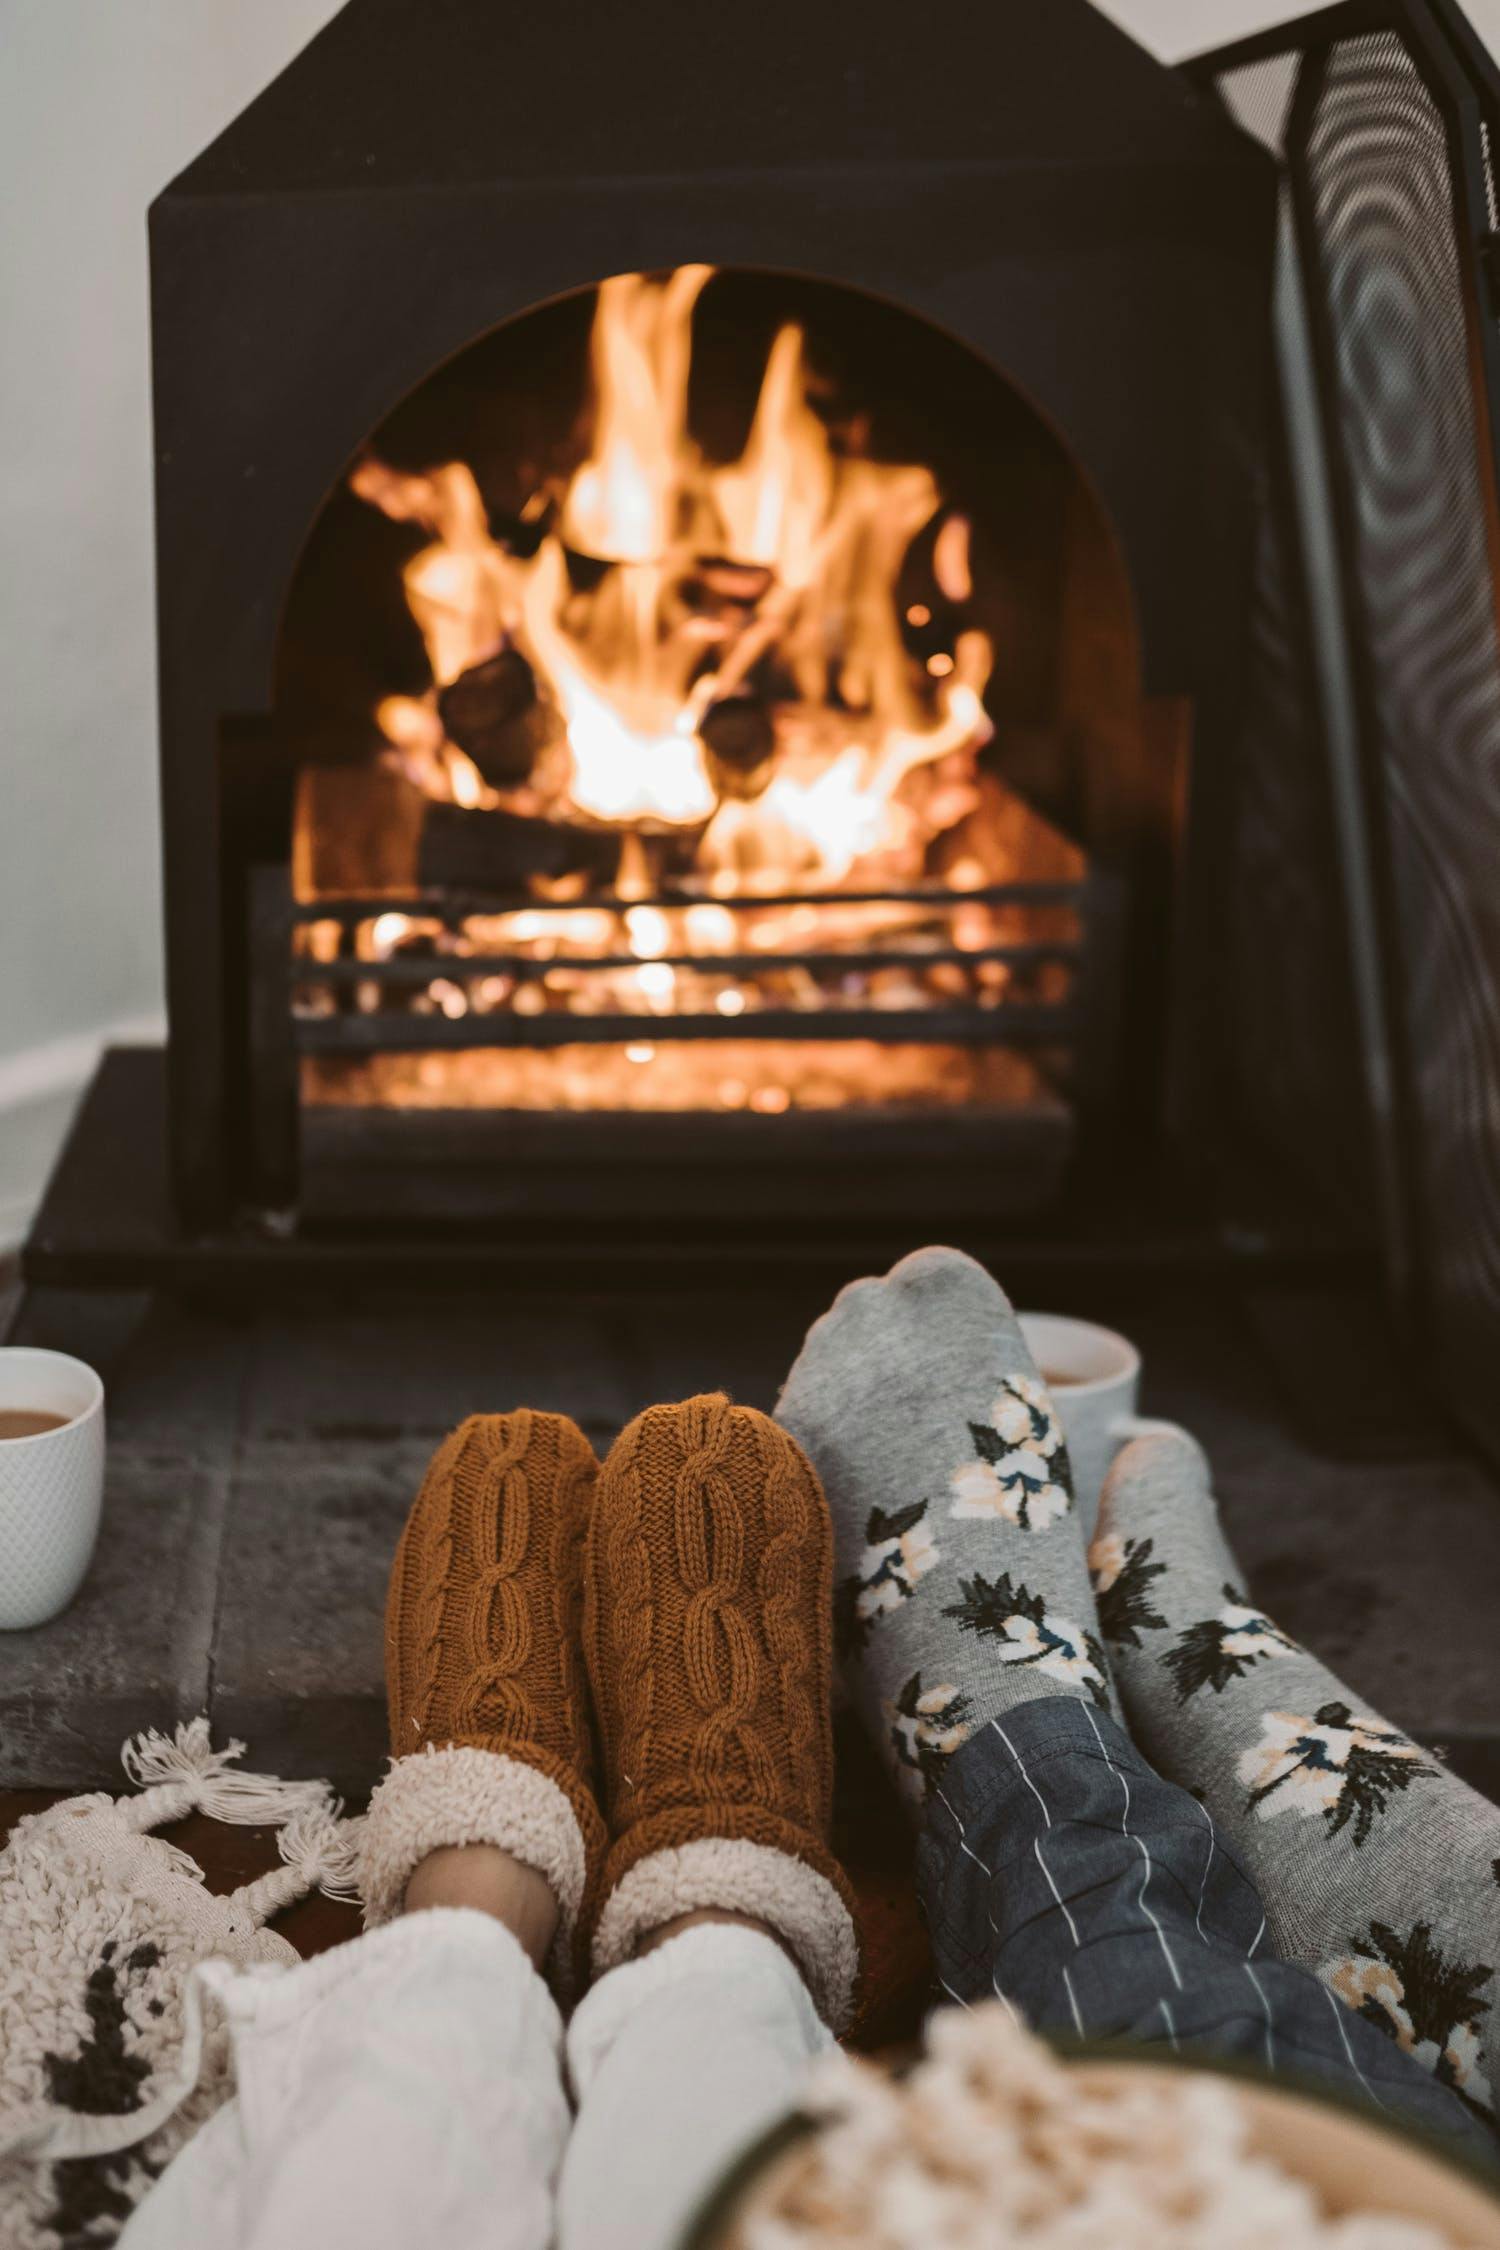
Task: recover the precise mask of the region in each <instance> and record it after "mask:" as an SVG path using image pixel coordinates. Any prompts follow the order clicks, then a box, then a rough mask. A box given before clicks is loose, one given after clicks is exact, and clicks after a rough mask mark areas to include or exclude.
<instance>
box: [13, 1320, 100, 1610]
mask: <svg viewBox="0 0 1500 2250" xmlns="http://www.w3.org/2000/svg"><path fill="white" fill-rule="evenodd" d="M0 1409H4V1410H6V1411H8V1412H14V1411H16V1410H17V1409H20V1410H22V1411H30V1412H32V1413H37V1414H61V1415H62V1416H64V1420H63V1421H62V1422H61V1423H59V1425H58V1426H57V1428H56V1429H51V1430H38V1431H37V1432H36V1433H35V1435H34V1436H32V1437H15V1438H8V1437H0V1629H3V1630H5V1631H9V1632H14V1631H16V1630H17V1629H18V1628H19V1627H22V1626H26V1625H43V1624H45V1623H46V1621H47V1619H48V1618H49V1617H55V1616H56V1615H57V1613H58V1611H59V1610H60V1609H66V1608H67V1606H68V1604H69V1602H70V1601H71V1600H72V1599H73V1596H74V1595H75V1594H76V1593H77V1591H78V1589H79V1587H80V1586H81V1585H82V1584H83V1574H84V1572H85V1571H86V1570H87V1569H88V1567H89V1558H90V1557H91V1556H92V1554H93V1552H94V1542H95V1540H96V1539H97V1538H98V1536H99V1510H100V1506H101V1504H102V1502H103V1498H104V1385H103V1384H102V1383H101V1382H100V1380H99V1378H98V1376H97V1375H96V1374H95V1373H94V1370H93V1369H92V1367H86V1366H85V1365H84V1363H83V1361H82V1360H81V1359H70V1358H69V1357H68V1355H67V1353H66V1352H44V1351H36V1350H33V1349H32V1348H31V1347H30V1346H28V1345H21V1344H17V1345H10V1346H5V1347H3V1348H0Z"/></svg>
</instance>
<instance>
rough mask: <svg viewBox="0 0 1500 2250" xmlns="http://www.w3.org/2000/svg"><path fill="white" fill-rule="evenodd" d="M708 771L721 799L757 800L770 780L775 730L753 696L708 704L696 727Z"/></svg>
mask: <svg viewBox="0 0 1500 2250" xmlns="http://www.w3.org/2000/svg"><path fill="white" fill-rule="evenodd" d="M698 732H699V735H700V736H701V738H702V740H703V744H704V747H705V749H706V750H707V752H708V771H709V776H710V778H711V780H712V782H713V785H714V787H715V789H716V790H717V791H718V793H719V795H720V796H721V797H739V798H742V799H749V798H752V797H758V796H759V795H760V793H761V791H762V790H763V789H764V788H765V786H766V783H767V782H768V781H769V780H770V778H771V759H772V756H773V754H774V752H775V749H776V727H775V723H774V721H773V720H772V717H771V714H770V712H769V711H768V710H767V709H766V707H765V705H764V704H763V703H761V702H760V701H759V700H758V699H757V698H756V697H755V696H753V695H726V696H725V697H724V698H723V700H722V701H721V702H718V703H711V704H710V705H709V707H708V709H707V710H706V711H705V712H704V714H703V717H702V720H701V721H700V722H699V727H698Z"/></svg>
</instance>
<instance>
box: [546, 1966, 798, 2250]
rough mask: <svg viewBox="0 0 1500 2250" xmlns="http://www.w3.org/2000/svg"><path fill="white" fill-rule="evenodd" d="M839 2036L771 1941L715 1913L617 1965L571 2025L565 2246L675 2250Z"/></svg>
mask: <svg viewBox="0 0 1500 2250" xmlns="http://www.w3.org/2000/svg"><path fill="white" fill-rule="evenodd" d="M832 2045H833V2038H832V2035H831V2033H830V2032H829V2031H828V2029H827V2028H826V2026H825V2025H824V2024H823V2023H822V2022H821V2021H820V2019H819V2017H818V2014H817V2011H816V2009H815V2008H814V2007H813V2004H812V2001H811V1999H810V1998H809V1996H808V1991H807V1987H806V1985H805V1984H804V1983H803V1981H802V1979H801V1977H800V1976H799V1975H798V1973H797V1971H796V1969H795V1968H794V1967H793V1966H792V1963H791V1961H790V1960H789V1959H788V1957H787V1955H786V1954H785V1953H783V1951H782V1950H781V1947H780V1946H779V1945H778V1944H777V1943H776V1942H775V1940H774V1939H773V1938H769V1937H765V1936H762V1935H761V1934H760V1932H758V1931H756V1930H747V1929H737V1928H733V1927H731V1926H728V1925H725V1924H717V1925H714V1924H706V1925H704V1926H702V1927H700V1928H698V1929H695V1930H685V1931H684V1932H683V1933H682V1935H681V1936H680V1937H675V1938H671V1939H669V1940H668V1941H667V1943H666V1944H665V1945H662V1946H659V1947H658V1948H657V1950H656V1951H655V1952H653V1953H648V1954H646V1955H644V1956H643V1958H642V1959H641V1960H639V1961H630V1962H627V1963H626V1964H625V1966H624V1967H623V1968H619V1969H612V1970H611V1971H610V1972H609V1974H608V1975H607V1976H605V1977H602V1978H601V1979H600V1981H599V1982H598V1984H596V1985H595V1986H594V1988H593V1990H592V1991H591V1992H590V1993H589V1994H588V1995H587V1997H586V1998H585V1999H584V2000H583V2002H582V2003H581V2005H580V2006H579V2008H578V2011H577V2013H576V2014H575V2015H574V2017H573V2021H572V2023H571V2025H570V2026H569V2030H568V2072H569V2076H570V2078H571V2080H572V2084H573V2092H574V2096H575V2099H576V2101H577V2104H578V2119H577V2123H576V2124H575V2125H574V2127H573V2137H572V2139H571V2140H570V2142H569V2143H568V2151H567V2155H566V2156H565V2157H564V2159H563V2169H562V2180H561V2183H560V2186H559V2191H558V2227H557V2239H558V2243H559V2246H560V2250H673V2246H674V2245H675V2244H676V2243H677V2242H678V2241H679V2239H680V2237H681V2234H682V2231H683V2228H684V2227H685V2226H686V2225H687V2224H688V2222H689V2221H690V2220H691V2219H692V2217H693V2215H694V2214H695V2212H696V2211H697V2210H698V2208H699V2207H700V2205H701V2204H702V2203H703V2201H704V2199H705V2198H706V2196H707V2195H708V2194H709V2192H710V2190H711V2189H712V2188H713V2187H714V2185H715V2184H716V2182H717V2181H718V2180H719V2179H721V2178H722V2176H723V2174H724V2173H725V2171H726V2170H727V2169H728V2167H729V2166H730V2165H731V2164H732V2163H733V2162H734V2159H735V2157H736V2156H738V2155H739V2154H740V2153H741V2152H742V2151H743V2150H744V2149H745V2148H746V2147H748V2145H749V2143H750V2142H751V2141H753V2140H754V2139H755V2138H756V2136H757V2135H758V2134H759V2133H761V2132H763V2131H764V2130H765V2129H766V2127H767V2126H768V2125H770V2124H771V2123H772V2122H773V2121H774V2120H775V2119H777V2118H779V2117H784V2116H785V2115H786V2113H787V2112H788V2110H791V2109H795V2108H796V2106H797V2102H798V2099H799V2096H800V2094H801V2091H802V2087H803V2084H804V2083H805V2080H806V2077H807V2072H808V2066H809V2064H810V2063H811V2062H812V2061H813V2059H814V2057H816V2056H817V2055H820V2054H822V2053H823V2051H824V2050H825V2049H826V2048H828V2047H831V2046H832Z"/></svg>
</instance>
